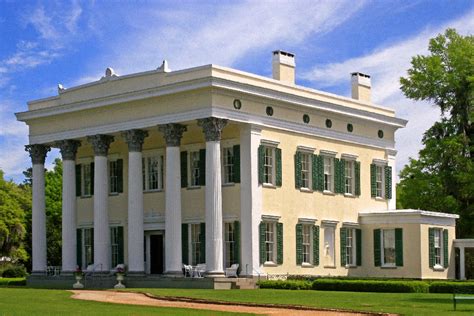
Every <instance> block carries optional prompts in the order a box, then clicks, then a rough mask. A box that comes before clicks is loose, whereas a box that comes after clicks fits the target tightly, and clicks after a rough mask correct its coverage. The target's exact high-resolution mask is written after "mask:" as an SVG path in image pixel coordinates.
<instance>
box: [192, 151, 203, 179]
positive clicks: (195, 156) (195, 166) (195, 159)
mask: <svg viewBox="0 0 474 316" xmlns="http://www.w3.org/2000/svg"><path fill="white" fill-rule="evenodd" d="M189 157H190V159H189V169H190V171H191V172H190V175H191V178H190V180H191V185H190V186H191V187H196V186H199V183H200V181H199V178H200V177H201V176H203V177H204V175H201V174H200V168H199V166H200V162H199V151H191V152H190V153H189Z"/></svg>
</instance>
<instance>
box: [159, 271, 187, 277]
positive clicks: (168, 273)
mask: <svg viewBox="0 0 474 316" xmlns="http://www.w3.org/2000/svg"><path fill="white" fill-rule="evenodd" d="M163 276H165V277H167V278H183V277H184V274H183V271H165V272H164V273H163Z"/></svg>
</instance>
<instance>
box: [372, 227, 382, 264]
mask: <svg viewBox="0 0 474 316" xmlns="http://www.w3.org/2000/svg"><path fill="white" fill-rule="evenodd" d="M380 246H381V245H380V229H374V265H375V266H376V267H380V261H381V260H380V259H381V258H380V257H381V254H382V253H381V251H380Z"/></svg>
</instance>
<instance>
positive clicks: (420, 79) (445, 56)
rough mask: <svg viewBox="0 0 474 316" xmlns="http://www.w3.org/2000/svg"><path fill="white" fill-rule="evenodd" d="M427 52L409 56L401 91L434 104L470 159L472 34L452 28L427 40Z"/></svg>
mask: <svg viewBox="0 0 474 316" xmlns="http://www.w3.org/2000/svg"><path fill="white" fill-rule="evenodd" d="M429 51H430V55H428V56H421V55H418V56H416V57H413V59H412V62H411V64H412V68H411V69H409V70H408V77H407V78H401V79H400V83H401V90H402V91H403V92H404V94H405V95H406V96H407V97H408V98H410V99H414V100H426V101H429V102H433V103H434V104H436V105H437V106H438V107H439V108H440V110H441V112H442V114H448V116H449V117H450V121H451V122H452V123H453V124H454V125H455V127H456V131H455V133H456V134H460V135H463V141H464V154H466V155H469V156H470V157H471V159H474V126H473V122H474V36H461V35H459V34H458V33H457V32H456V31H455V30H454V29H448V30H446V32H445V33H444V34H440V35H438V36H437V37H435V38H433V39H431V40H430V43H429Z"/></svg>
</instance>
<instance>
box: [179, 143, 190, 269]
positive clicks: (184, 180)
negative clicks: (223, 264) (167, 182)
mask: <svg viewBox="0 0 474 316" xmlns="http://www.w3.org/2000/svg"><path fill="white" fill-rule="evenodd" d="M180 158H181V162H180V164H181V187H182V188H186V187H187V186H188V152H187V151H182V152H181V157H180ZM186 262H188V261H187V260H186Z"/></svg>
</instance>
